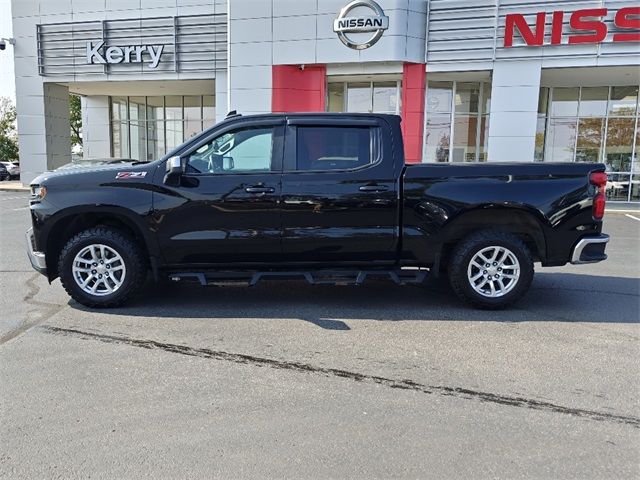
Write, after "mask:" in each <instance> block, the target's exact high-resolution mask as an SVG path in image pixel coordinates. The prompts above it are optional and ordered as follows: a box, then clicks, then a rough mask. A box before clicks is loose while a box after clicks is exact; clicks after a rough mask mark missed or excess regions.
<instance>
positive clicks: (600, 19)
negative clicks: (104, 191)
mask: <svg viewBox="0 0 640 480" xmlns="http://www.w3.org/2000/svg"><path fill="white" fill-rule="evenodd" d="M12 10H13V11H12V15H13V31H14V38H15V43H14V45H12V46H10V47H9V48H8V49H7V51H5V52H0V54H9V53H10V52H9V49H13V54H14V59H15V75H16V100H17V109H18V128H19V141H20V157H21V159H20V160H21V169H22V181H23V182H24V183H28V182H30V180H32V179H33V178H34V177H35V176H36V175H38V174H39V173H41V172H43V171H45V170H49V169H53V168H56V167H58V166H60V165H62V164H65V163H68V162H70V161H71V153H70V152H71V149H70V131H69V130H70V129H69V94H70V93H73V94H77V95H80V96H81V98H82V117H83V150H84V157H86V158H104V157H121V158H133V159H136V160H153V159H156V158H159V157H161V156H163V155H164V154H165V153H166V152H168V151H170V150H171V149H173V148H174V147H175V146H177V145H179V144H180V143H182V142H183V141H184V140H186V139H188V138H189V137H191V136H193V135H194V134H196V133H198V132H200V131H201V130H202V129H204V128H207V127H209V126H211V125H213V124H214V123H215V122H216V121H220V120H221V119H223V118H224V117H225V116H226V114H227V112H228V111H230V110H237V111H238V112H240V113H242V114H255V113H265V112H294V111H295V112H300V111H329V112H380V113H395V114H399V115H401V116H402V125H403V135H404V141H405V153H406V158H407V162H411V163H417V162H427V163H428V162H529V161H537V162H567V161H568V162H574V161H575V162H603V163H605V164H606V165H607V170H608V171H609V172H610V177H609V180H610V181H609V184H608V186H607V192H608V196H609V199H610V200H612V201H625V202H626V201H635V202H638V201H640V161H639V159H638V156H639V153H640V133H639V125H638V123H639V122H638V118H639V109H638V88H639V85H640V4H638V3H637V2H628V1H614V0H600V1H579V2H567V1H539V2H519V1H515V0H475V1H470V0H430V1H428V0H377V1H375V2H374V1H370V0H362V1H360V0H356V1H353V2H350V0H223V1H219V0H13V2H12Z"/></svg>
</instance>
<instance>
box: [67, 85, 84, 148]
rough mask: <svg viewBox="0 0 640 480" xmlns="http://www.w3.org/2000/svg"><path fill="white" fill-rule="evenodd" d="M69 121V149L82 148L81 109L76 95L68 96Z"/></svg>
mask: <svg viewBox="0 0 640 480" xmlns="http://www.w3.org/2000/svg"><path fill="white" fill-rule="evenodd" d="M69 121H70V123H71V147H75V146H78V147H80V148H82V107H81V104H80V97H79V96H78V95H73V94H70V95H69Z"/></svg>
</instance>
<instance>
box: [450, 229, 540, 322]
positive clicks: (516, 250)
mask: <svg viewBox="0 0 640 480" xmlns="http://www.w3.org/2000/svg"><path fill="white" fill-rule="evenodd" d="M489 247H502V248H503V249H507V250H509V251H510V252H511V253H512V254H513V255H515V257H516V258H517V260H518V263H519V267H520V268H519V277H518V278H517V279H515V280H514V281H515V283H514V285H513V286H511V284H509V285H508V286H507V288H506V289H505V290H506V291H507V293H505V294H504V295H502V296H499V297H490V296H486V295H483V294H481V293H479V292H478V291H476V290H475V289H474V288H473V287H472V285H471V280H470V278H469V277H470V275H469V274H468V269H469V265H470V263H471V261H472V260H473V259H474V257H476V255H477V254H478V253H479V252H482V251H483V249H487V248H489ZM505 270H506V267H505ZM479 273H480V272H478V274H479ZM489 273H491V272H489ZM533 273H534V269H533V259H532V257H531V252H530V251H529V249H528V248H527V246H526V245H525V243H524V242H523V241H522V240H521V239H520V238H518V237H517V236H515V235H513V234H511V233H507V232H502V231H497V230H483V231H480V232H476V233H473V234H471V235H470V236H468V237H467V238H465V239H464V240H462V241H461V242H460V243H459V244H458V245H456V247H455V249H454V251H453V254H452V256H451V260H450V262H449V281H450V283H451V287H452V288H453V291H454V292H455V293H456V295H457V296H458V297H460V298H461V299H462V300H463V301H465V302H466V303H468V304H470V305H472V306H473V307H476V308H480V309H484V310H498V309H501V308H506V307H508V306H510V305H512V304H513V303H514V302H516V301H518V300H520V299H521V298H522V297H523V296H524V295H525V294H526V293H527V291H528V290H529V287H530V286H531V282H532V280H533ZM489 278H491V277H489ZM482 280H483V279H480V280H479V283H481V282H482ZM503 281H504V279H503ZM491 283H492V285H494V284H493V282H491ZM496 283H497V281H496ZM485 288H486V287H485ZM509 288H510V289H509Z"/></svg>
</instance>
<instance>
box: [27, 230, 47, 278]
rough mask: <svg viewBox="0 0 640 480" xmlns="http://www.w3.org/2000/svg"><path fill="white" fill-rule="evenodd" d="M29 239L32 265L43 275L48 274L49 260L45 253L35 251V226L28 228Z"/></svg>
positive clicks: (28, 247) (28, 251)
mask: <svg viewBox="0 0 640 480" xmlns="http://www.w3.org/2000/svg"><path fill="white" fill-rule="evenodd" d="M26 240H27V255H28V256H29V261H30V262H31V266H32V267H33V268H34V269H35V270H36V271H38V272H40V273H41V274H43V275H46V274H47V261H46V259H45V256H44V253H42V252H36V251H35V237H34V235H33V228H30V229H29V230H27V233H26Z"/></svg>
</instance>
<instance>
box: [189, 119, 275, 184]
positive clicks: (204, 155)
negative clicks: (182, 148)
mask: <svg viewBox="0 0 640 480" xmlns="http://www.w3.org/2000/svg"><path fill="white" fill-rule="evenodd" d="M273 135H274V128H273V127H268V128H250V129H243V130H236V131H234V132H227V133H225V134H223V135H221V136H219V137H216V138H214V139H213V140H211V141H209V142H208V143H206V144H204V145H202V146H201V147H200V148H199V149H198V150H196V151H195V152H193V153H192V154H191V155H190V156H189V161H188V166H187V171H188V172H190V173H220V174H223V173H250V172H268V171H270V170H271V157H272V150H273Z"/></svg>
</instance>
